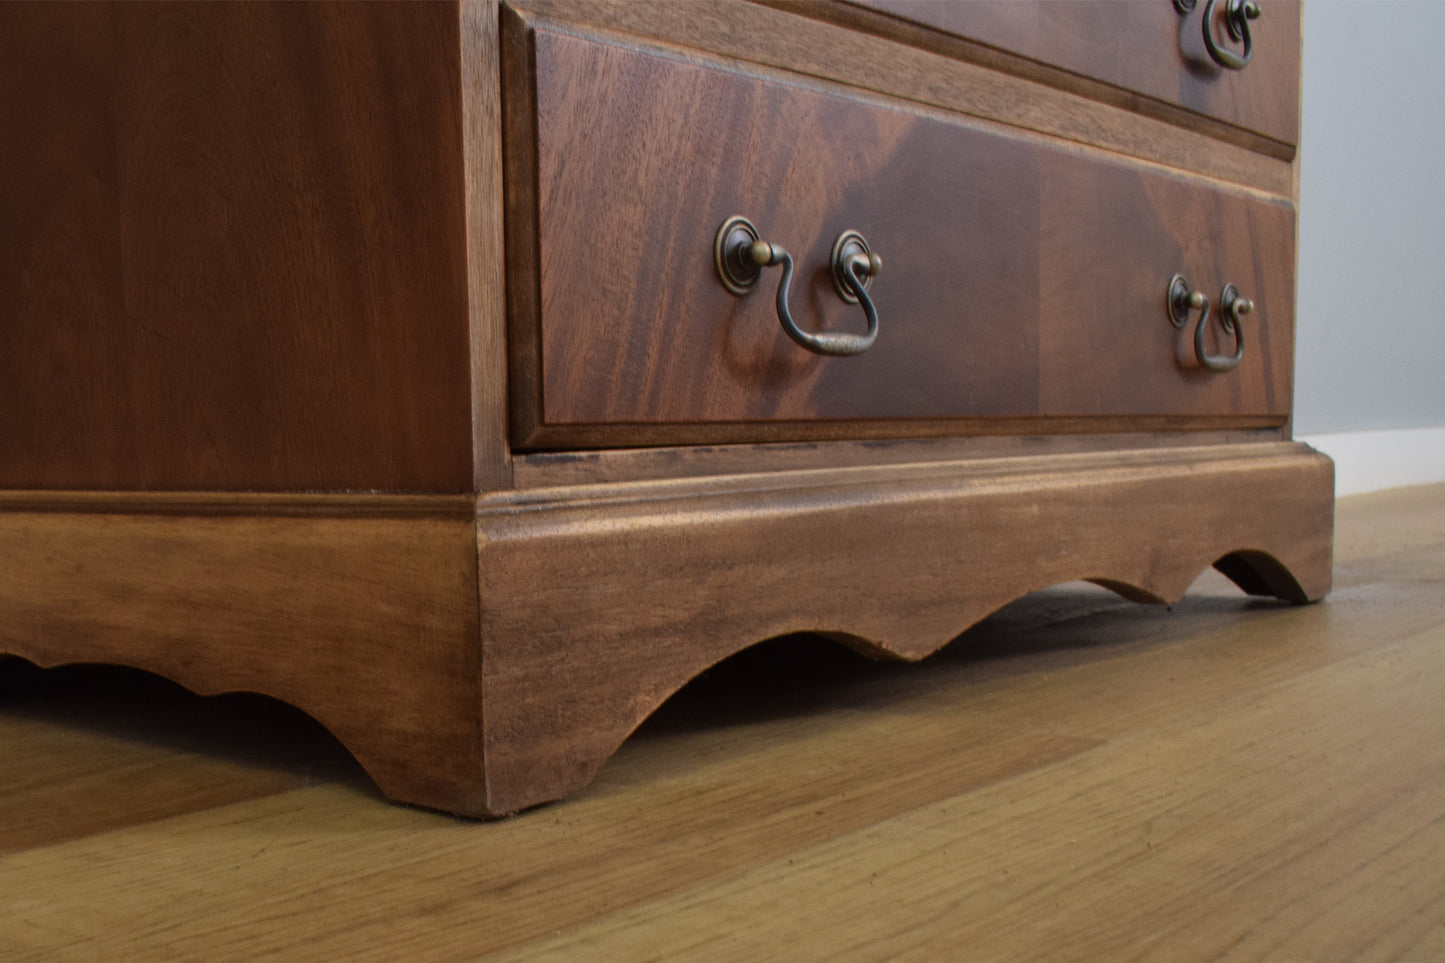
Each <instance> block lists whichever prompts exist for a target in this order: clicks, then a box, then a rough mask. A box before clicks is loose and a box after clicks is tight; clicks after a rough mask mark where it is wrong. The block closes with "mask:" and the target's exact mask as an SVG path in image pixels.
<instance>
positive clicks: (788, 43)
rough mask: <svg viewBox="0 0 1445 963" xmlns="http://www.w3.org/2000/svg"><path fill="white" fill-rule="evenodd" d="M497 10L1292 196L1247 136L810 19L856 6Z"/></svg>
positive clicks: (703, 1) (1279, 169)
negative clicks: (1002, 125) (1239, 140)
mask: <svg viewBox="0 0 1445 963" xmlns="http://www.w3.org/2000/svg"><path fill="white" fill-rule="evenodd" d="M508 6H509V7H511V8H515V9H516V10H517V11H519V12H520V14H521V15H522V16H523V18H524V19H526V20H527V21H528V22H532V23H537V24H539V25H540V24H544V23H545V24H550V25H552V26H554V27H556V28H559V29H587V30H589V31H591V30H602V31H606V32H608V33H612V34H614V35H616V36H617V37H619V38H623V37H625V38H626V39H627V40H628V41H630V42H646V43H652V44H656V45H657V46H659V47H661V48H663V49H668V50H670V51H671V52H672V53H674V54H680V55H682V56H684V57H687V58H688V59H695V60H704V59H712V58H713V57H721V58H723V59H724V60H726V61H731V62H742V63H746V64H756V65H760V66H764V67H769V68H775V69H777V70H781V71H785V72H787V73H788V74H794V75H796V74H801V75H804V76H807V77H812V78H817V79H819V80H823V81H827V82H830V83H837V84H842V85H844V86H847V87H852V88H855V89H857V90H866V91H875V92H877V93H880V94H886V95H888V96H891V97H897V98H901V99H903V100H908V101H912V102H914V103H917V104H922V105H927V106H931V107H937V108H940V109H943V110H948V111H954V112H957V113H961V114H967V115H970V116H974V117H981V118H985V119H989V120H996V121H1000V122H1002V123H1005V124H1008V125H1010V126H1014V127H1018V128H1021V129H1023V130H1030V131H1035V132H1037V133H1040V134H1045V135H1048V136H1051V137H1058V138H1060V139H1063V140H1066V141H1070V142H1072V143H1077V144H1087V145H1091V146H1095V147H1099V148H1102V149H1104V150H1108V151H1112V152H1115V153H1119V154H1124V155H1126V156H1130V157H1138V158H1143V159H1145V160H1148V161H1151V162H1154V163H1157V164H1161V165H1164V166H1167V167H1173V168H1177V169H1179V170H1184V171H1191V172H1194V173H1197V174H1201V175H1204V176H1207V177H1212V178H1216V179H1219V180H1224V181H1229V182H1231V183H1236V184H1243V185H1247V186H1249V187H1251V188H1253V189H1255V190H1259V191H1264V192H1267V193H1271V194H1275V195H1278V196H1282V197H1283V196H1291V195H1290V193H1289V188H1290V176H1289V159H1290V157H1291V156H1292V151H1288V150H1285V151H1281V152H1280V153H1279V156H1271V155H1268V154H1265V153H1261V152H1260V151H1261V149H1262V148H1266V147H1268V145H1269V144H1270V143H1271V142H1268V141H1262V139H1261V138H1259V137H1257V136H1254V135H1249V134H1245V138H1244V139H1245V140H1246V141H1247V142H1248V143H1247V144H1241V143H1236V142H1233V141H1231V140H1229V139H1221V138H1222V137H1224V138H1227V137H1228V132H1230V131H1233V132H1234V133H1235V134H1244V133H1245V132H1243V131H1241V130H1240V129H1239V128H1231V127H1226V126H1224V125H1221V124H1219V123H1218V122H1214V121H1208V119H1207V118H1204V117H1203V116H1202V115H1198V114H1191V113H1188V112H1181V111H1175V112H1174V115H1173V116H1172V117H1171V118H1170V119H1169V120H1162V119H1157V118H1154V117H1150V116H1147V115H1143V114H1140V113H1139V112H1138V111H1137V108H1138V107H1139V106H1140V104H1138V103H1136V102H1134V101H1130V102H1128V103H1123V104H1120V105H1117V106H1116V105H1114V104H1110V103H1101V102H1100V101H1099V100H1098V99H1097V96H1096V94H1097V91H1095V92H1092V93H1091V94H1090V95H1089V96H1084V95H1080V94H1077V93H1074V92H1072V91H1068V90H1061V89H1058V87H1057V86H1056V85H1055V84H1053V83H1044V82H1040V81H1037V80H1031V79H1029V78H1027V77H1021V76H1019V73H1018V72H1019V70H1020V67H1021V63H1020V61H1018V59H1017V58H1012V59H1011V60H1010V61H1009V63H1008V65H1007V66H1002V65H995V66H984V65H982V64H976V63H969V62H966V61H963V60H959V59H954V58H952V57H949V56H939V55H938V54H936V53H933V52H931V51H930V50H926V49H918V48H917V47H916V46H915V45H908V44H900V43H898V42H895V41H894V40H890V39H886V38H884V37H882V36H875V35H870V34H869V33H868V32H867V31H866V30H858V29H843V30H840V29H837V28H835V27H834V26H832V25H831V24H830V23H826V22H820V20H819V19H818V18H830V17H832V16H833V15H835V14H839V13H850V12H851V13H860V12H861V13H867V12H868V11H864V10H861V9H860V8H857V7H851V6H843V5H839V4H833V3H829V4H824V3H807V4H803V5H802V6H801V7H797V9H798V11H799V12H801V13H802V14H804V15H803V16H798V15H797V14H796V13H794V12H792V9H793V8H792V7H789V9H788V10H780V9H769V8H768V7H766V6H760V5H759V4H757V3H749V2H742V0H689V2H687V3H683V4H674V3H667V2H658V0H509V2H508ZM875 19H878V18H875ZM883 19H888V18H883ZM894 22H899V21H894ZM849 26H855V25H854V24H852V23H851V21H850V23H849ZM940 36H942V35H940V34H936V33H933V34H932V37H934V38H937V37H940ZM710 55H711V56H710ZM1294 56H1295V57H1296V58H1298V51H1297V50H1296V51H1295V52H1294ZM885 66H886V69H883V68H884V67H885ZM1181 115H1182V116H1181ZM1198 121H1204V122H1205V123H1203V124H1202V126H1201V125H1200V124H1199V123H1197V122H1198ZM1191 124H1192V126H1191ZM1221 128H1222V129H1221ZM1279 146H1280V145H1276V147H1279Z"/></svg>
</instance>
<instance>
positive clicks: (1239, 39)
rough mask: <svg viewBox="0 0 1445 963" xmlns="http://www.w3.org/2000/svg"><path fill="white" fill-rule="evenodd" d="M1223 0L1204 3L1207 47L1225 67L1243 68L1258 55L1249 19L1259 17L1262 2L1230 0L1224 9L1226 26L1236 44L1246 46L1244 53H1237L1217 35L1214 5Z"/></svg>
mask: <svg viewBox="0 0 1445 963" xmlns="http://www.w3.org/2000/svg"><path fill="white" fill-rule="evenodd" d="M1218 2H1219V0H1209V2H1208V3H1206V4H1205V5H1204V47H1205V49H1206V50H1208V51H1209V56H1210V57H1211V58H1212V59H1213V60H1214V62H1215V63H1217V64H1219V66H1221V67H1226V68H1228V69H1230V70H1243V69H1244V68H1245V67H1246V66H1248V64H1249V58H1250V57H1252V56H1254V40H1253V39H1252V38H1251V37H1250V36H1249V22H1250V21H1251V20H1256V19H1258V18H1259V13H1260V10H1259V4H1258V3H1255V0H1226V3H1227V4H1228V5H1227V6H1226V7H1225V8H1224V29H1225V31H1226V32H1227V33H1228V34H1229V38H1230V39H1231V40H1233V41H1234V42H1235V43H1241V44H1243V45H1244V50H1243V52H1242V53H1235V52H1234V51H1233V50H1230V49H1229V48H1228V47H1226V46H1224V45H1223V44H1221V43H1220V42H1219V40H1218V39H1217V38H1216V37H1215V36H1214V5H1215V4H1216V3H1218Z"/></svg>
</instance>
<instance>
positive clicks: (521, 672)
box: [479, 443, 1333, 813]
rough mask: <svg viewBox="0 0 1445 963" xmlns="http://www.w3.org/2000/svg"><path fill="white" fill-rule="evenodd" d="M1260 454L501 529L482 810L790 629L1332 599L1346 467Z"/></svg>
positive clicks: (866, 483) (872, 629)
mask: <svg viewBox="0 0 1445 963" xmlns="http://www.w3.org/2000/svg"><path fill="white" fill-rule="evenodd" d="M1243 448H1244V446H1239V447H1238V448H1220V449H1194V450H1189V451H1185V452H1177V451H1167V452H1162V453H1149V454H1147V455H1144V456H1135V455H1130V456H1129V457H1127V458H1125V457H1113V456H1087V457H1084V458H1077V459H1075V458H1045V459H1038V460H1036V463H1031V462H1030V460H1025V459H1019V460H1016V461H1014V462H1013V463H1012V464H1011V465H1009V466H1007V467H1008V468H1009V469H1010V470H1006V471H997V470H996V469H997V468H998V467H999V466H996V465H979V464H967V465H964V464H959V465H953V466H945V467H944V468H943V469H942V470H940V467H939V466H929V467H928V468H927V469H926V470H924V469H921V468H920V469H918V470H914V469H912V468H904V469H895V470H893V471H884V472H881V473H878V474H876V475H874V476H869V477H865V476H864V475H862V474H860V473H841V474H838V475H836V476H830V477H826V478H820V479H818V484H816V485H814V486H813V487H811V488H807V487H788V486H784V487H779V488H770V489H767V490H758V489H756V488H754V489H753V490H751V491H748V490H746V489H745V488H744V487H742V486H739V487H738V488H730V487H727V486H720V487H719V486H714V487H712V488H710V489H708V490H706V491H699V490H697V489H690V490H689V489H682V488H679V487H677V486H661V487H659V488H656V489H653V490H650V491H644V490H642V487H641V486H634V489H633V490H632V491H631V492H629V493H628V494H630V495H631V496H632V497H630V498H629V497H621V496H622V493H621V492H614V493H611V496H610V497H608V498H598V499H596V500H593V501H591V502H590V504H589V503H588V502H587V501H586V499H572V498H569V499H559V500H556V501H553V502H550V503H539V502H536V501H534V502H533V503H532V504H530V505H528V507H527V509H526V510H522V511H507V512H498V513H497V514H496V515H495V516H493V517H490V518H488V517H483V518H482V519H481V522H482V524H481V526H480V532H481V537H480V541H479V548H480V559H481V565H480V577H481V584H482V597H483V620H482V633H483V740H484V746H485V749H484V753H485V769H486V773H487V781H488V790H487V807H486V808H487V810H488V811H489V812H493V813H499V812H510V811H515V810H517V809H520V808H524V807H526V806H529V805H533V804H535V803H538V802H543V801H546V800H547V799H553V798H558V797H560V796H562V795H566V794H568V793H570V792H573V791H575V790H576V789H578V788H580V787H581V786H582V785H585V784H586V782H588V781H589V780H590V779H591V778H593V777H594V776H595V774H596V772H597V771H598V770H599V769H600V767H601V765H602V764H603V762H605V760H606V759H607V758H608V757H609V756H610V755H611V754H612V753H613V752H614V751H615V750H616V749H617V748H618V747H619V746H620V745H621V743H622V742H623V741H624V740H625V738H626V736H627V735H628V734H629V733H631V732H632V731H633V730H634V729H635V728H636V726H637V725H639V724H640V723H641V722H642V721H643V720H644V719H646V718H647V716H648V715H650V714H651V713H652V712H653V711H655V710H656V708H657V707H658V706H660V705H661V704H662V703H663V702H664V701H666V699H667V698H668V697H670V696H671V695H672V694H673V693H674V692H676V691H677V690H678V689H680V688H681V687H682V686H683V685H685V684H686V683H687V682H688V681H690V680H691V679H693V678H694V677H696V676H697V675H698V674H699V673H701V672H703V671H705V670H706V669H707V668H708V667H710V666H712V665H714V664H716V663H717V662H719V661H721V660H723V659H725V658H727V657H729V656H731V655H733V654H735V653H737V652H739V651H742V650H743V649H746V648H748V647H750V646H752V645H754V644H756V643H758V642H760V641H763V640H765V639H769V638H774V637H777V636H780V635H786V634H790V633H794V632H814V633H818V634H823V635H827V636H831V637H833V638H836V639H838V640H840V641H843V642H844V643H845V644H849V645H851V646H852V647H854V648H857V649H860V650H862V651H864V652H867V653H869V654H871V655H875V656H883V657H887V658H895V659H904V660H918V659H922V658H925V657H926V656H928V655H930V654H932V653H933V652H935V651H937V650H938V649H939V648H941V647H943V646H944V645H946V644H948V643H949V642H950V641H952V640H953V639H955V638H957V637H958V636H959V635H961V634H962V633H963V631H964V630H965V629H967V628H968V627H969V626H971V625H973V624H974V623H976V622H978V621H979V620H981V619H982V618H984V617H986V616H987V615H989V614H990V613H992V612H994V611H996V610H997V609H998V608H1000V607H1002V606H1003V605H1005V604H1007V603H1009V602H1011V601H1013V600H1015V599H1017V598H1019V597H1021V596H1023V595H1026V594H1027V593H1029V592H1030V591H1034V590H1036V589H1040V588H1044V587H1046V586H1049V585H1053V584H1058V583H1061V582H1067V581H1071V580H1075V579H1088V580H1090V581H1094V582H1096V583H1098V584H1102V585H1104V586H1105V587H1107V588H1110V589H1112V590H1114V591H1116V592H1118V593H1119V594H1121V595H1123V596H1124V597H1126V598H1131V599H1137V600H1141V601H1154V602H1172V601H1175V600H1177V599H1178V598H1180V597H1181V596H1182V595H1183V593H1184V592H1185V590H1186V589H1187V588H1188V586H1189V585H1190V584H1191V583H1192V582H1193V581H1194V579H1195V578H1196V577H1197V576H1198V575H1199V573H1200V572H1202V571H1203V570H1205V569H1206V568H1208V567H1209V566H1211V565H1214V566H1215V567H1217V568H1218V569H1219V570H1220V571H1222V572H1223V573H1224V574H1225V575H1226V576H1228V577H1229V578H1231V579H1232V580H1234V581H1235V582H1236V583H1237V584H1239V585H1240V587H1241V588H1243V589H1244V590H1245V591H1246V592H1250V593H1252V594H1266V595H1274V596H1277V597H1279V598H1282V599H1285V600H1287V601H1291V602H1303V601H1308V600H1312V599H1317V598H1319V597H1321V596H1322V595H1323V594H1324V593H1325V592H1326V591H1327V590H1328V587H1329V573H1330V555H1331V553H1330V545H1331V532H1332V517H1333V475H1332V466H1331V465H1330V463H1329V461H1328V459H1325V458H1324V457H1323V456H1320V455H1318V454H1317V453H1315V452H1313V451H1312V450H1310V449H1308V448H1307V447H1305V446H1302V445H1293V444H1287V443H1286V444H1278V445H1255V446H1250V447H1249V448H1248V449H1244V450H1240V449H1243ZM1240 505H1245V506H1249V507H1248V510H1247V511H1244V512H1241V511H1239V506H1240ZM488 599H499V600H501V599H505V600H506V604H498V605H494V606H491V607H489V606H488V604H487V600H488Z"/></svg>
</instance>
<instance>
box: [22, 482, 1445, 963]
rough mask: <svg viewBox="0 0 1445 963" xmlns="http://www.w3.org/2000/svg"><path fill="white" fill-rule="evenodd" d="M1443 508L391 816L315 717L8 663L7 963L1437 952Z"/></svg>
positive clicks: (1048, 605) (773, 679)
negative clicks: (1269, 598)
mask: <svg viewBox="0 0 1445 963" xmlns="http://www.w3.org/2000/svg"><path fill="white" fill-rule="evenodd" d="M1442 588H1445V486H1433V487H1426V488H1415V489H1402V490H1398V491H1394V492H1386V493H1380V494H1376V495H1367V496H1357V497H1353V498H1349V499H1344V500H1341V501H1340V503H1339V517H1338V535H1337V542H1336V569H1335V590H1334V592H1333V594H1332V595H1331V596H1330V597H1329V599H1328V600H1327V601H1326V602H1325V603H1323V604H1320V605H1314V606H1306V607H1298V608H1297V607H1291V606H1287V605H1280V604H1275V603H1272V602H1261V601H1254V600H1249V599H1246V598H1245V597H1243V596H1241V595H1239V594H1238V593H1237V592H1235V591H1234V590H1233V589H1232V588H1231V587H1230V586H1228V584H1227V583H1225V582H1224V581H1223V580H1222V579H1220V578H1218V577H1215V576H1212V575H1207V576H1204V577H1202V578H1201V579H1200V581H1199V582H1198V583H1197V584H1196V585H1195V587H1194V589H1193V590H1192V591H1191V593H1190V594H1189V595H1188V596H1187V597H1186V598H1185V600H1184V601H1182V602H1181V603H1179V604H1178V605H1176V606H1174V607H1173V608H1172V609H1164V608H1162V607H1152V606H1140V605H1135V604H1132V603H1128V602H1124V601H1122V600H1120V599H1118V598H1116V597H1115V596H1113V595H1110V594H1108V593H1106V592H1103V591H1102V590H1097V589H1094V588H1092V587H1089V586H1076V585H1070V586H1061V587H1058V588H1055V589H1052V590H1050V591H1048V592H1044V593H1039V594H1037V595H1034V596H1030V597H1029V598H1027V599H1024V600H1022V601H1020V602H1018V603H1016V604H1014V605H1012V606H1010V607H1008V608H1007V609H1005V610H1004V611H1002V612H1000V613H998V614H997V615H996V616H994V617H993V618H992V619H990V620H989V621H987V622H985V623H984V624H983V625H981V626H978V627H976V628H975V629H974V630H972V631H970V632H969V633H967V634H966V635H964V636H963V637H962V638H960V639H959V640H958V641H956V642H955V643H953V644H952V645H951V646H949V647H948V648H947V649H946V650H944V651H943V652H942V653H940V654H939V655H938V656H936V657H934V658H933V659H931V660H929V661H927V662H925V663H922V664H920V665H897V664H880V663H871V662H867V661H865V660H863V659H861V658H859V657H857V656H854V655H852V654H851V653H849V652H847V651H845V650H843V649H840V648H838V647H836V646H834V645H833V644H831V643H826V642H822V641H820V640H816V639H810V638H795V639H788V640H782V641H779V642H774V643H769V644H767V645H764V646H760V647H758V648H756V649H753V650H751V651H749V652H747V653H744V654H743V655H742V656H739V657H738V658H737V659H735V660H733V661H731V662H729V663H725V664H724V665H722V666H720V667H718V668H717V669H715V670H713V671H712V672H711V673H710V674H709V675H708V676H706V677H705V678H704V679H702V680H701V681H699V682H698V683H695V684H694V685H693V686H691V687H690V688H689V689H687V690H685V691H684V692H683V693H682V694H681V695H680V696H678V697H677V698H675V699H674V700H673V701H672V702H670V703H669V704H668V705H667V706H665V707H664V708H663V710H662V711H661V712H660V713H659V714H658V716H656V717H654V718H653V719H652V720H650V721H649V722H648V724H647V725H645V726H644V728H643V729H642V731H640V732H639V733H638V734H637V735H636V736H635V737H634V738H633V739H632V740H630V741H629V743H628V744H627V745H626V746H625V747H624V748H623V750H622V752H621V753H620V754H619V755H618V756H617V757H616V758H615V759H614V760H613V761H612V762H611V763H610V764H609V765H608V766H607V767H606V769H604V771H603V773H602V776H601V777H600V779H599V780H598V781H597V782H596V783H595V784H593V786H592V787H591V788H590V789H588V790H587V791H586V792H584V793H582V794H581V795H579V796H578V797H576V798H574V799H572V800H569V801H567V802H564V803H560V804H557V805H553V806H549V807H545V808H542V809H539V810H535V811H533V812H530V813H527V814H525V815H523V816H520V817H517V818H514V819H510V820H506V821H501V822H493V823H474V822H464V821H459V820H455V819H451V818H448V817H445V816H440V815H436V814H433V813H429V812H423V811H418V810H414V809H407V808H403V807H399V806H394V805H391V804H388V803H386V802H384V801H383V800H381V799H380V798H379V797H378V796H377V794H376V791H375V790H374V789H373V788H372V787H371V785H370V784H369V783H368V782H367V780H366V779H365V777H364V776H363V775H362V774H361V773H360V772H359V770H358V769H357V768H356V765H355V763H353V762H352V761H351V759H350V757H349V756H347V755H346V754H345V752H344V751H342V750H341V749H340V748H339V746H338V745H337V744H336V743H335V742H334V741H333V740H331V739H330V737H329V736H327V735H326V734H325V733H324V732H323V731H321V730H320V729H319V728H318V727H317V726H316V725H315V724H314V723H313V722H311V721H310V720H309V719H307V718H306V717H304V716H302V715H300V714H299V713H296V712H294V711H292V710H290V709H287V708H286V707H284V706H281V705H279V704H277V703H274V702H270V701H268V700H264V699H261V698H259V697H247V696H227V697H222V698H218V699H201V698H197V697H195V696H192V695H190V694H188V693H185V692H183V691H182V690H179V689H177V688H175V687H173V686H171V685H170V684H168V683H165V682H162V681H161V680H158V679H155V678H153V677H149V676H145V675H141V674H139V673H132V672H128V671H124V670H113V669H95V668H89V669H65V670H51V671H47V672H41V671H39V670H36V669H34V668H33V667H31V666H29V665H28V664H26V663H21V662H19V661H10V662H6V663H4V664H3V665H0V960H4V961H7V963H8V961H12V960H32V959H33V960H47V961H48V960H92V959H145V960H154V959H164V958H180V959H202V960H250V959H255V958H257V957H261V956H265V955H268V954H271V955H274V956H276V957H280V958H283V959H307V960H312V959H314V960H327V961H331V960H351V959H364V960H386V961H393V960H432V959H474V958H479V957H486V958H488V959H493V958H495V959H518V960H523V959H525V960H534V959H548V958H562V959H582V960H587V959H598V960H628V959H645V958H658V959H667V960H672V959H701V960H734V959H760V960H797V959H829V960H832V959H865V960H871V959H917V960H945V959H957V960H993V959H1020V960H1045V959H1080V960H1108V961H1113V960H1129V959H1165V960H1173V959H1184V960H1193V959H1211V960H1212V959H1230V960H1235V959H1240V960H1254V959H1278V960H1392V959H1414V960H1430V961H1439V960H1445V591H1442Z"/></svg>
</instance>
